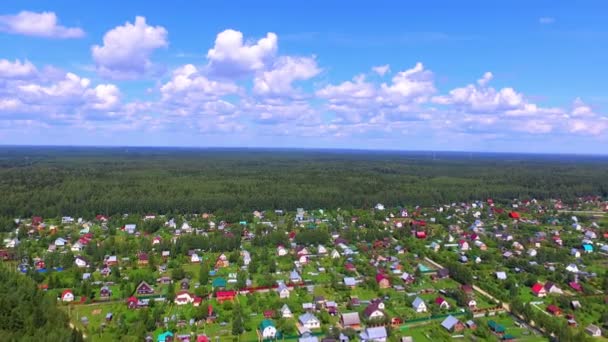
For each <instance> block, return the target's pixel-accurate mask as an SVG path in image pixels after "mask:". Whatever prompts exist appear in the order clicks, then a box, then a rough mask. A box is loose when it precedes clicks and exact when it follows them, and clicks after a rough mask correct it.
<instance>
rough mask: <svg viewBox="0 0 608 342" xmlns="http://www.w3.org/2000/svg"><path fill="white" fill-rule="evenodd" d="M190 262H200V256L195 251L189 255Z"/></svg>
mask: <svg viewBox="0 0 608 342" xmlns="http://www.w3.org/2000/svg"><path fill="white" fill-rule="evenodd" d="M190 262H192V263H199V262H201V257H200V256H199V255H198V254H196V253H192V255H191V256H190Z"/></svg>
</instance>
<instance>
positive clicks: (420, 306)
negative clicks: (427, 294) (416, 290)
mask: <svg viewBox="0 0 608 342" xmlns="http://www.w3.org/2000/svg"><path fill="white" fill-rule="evenodd" d="M412 308H414V310H416V312H418V313H420V312H426V310H427V307H426V303H425V302H424V300H422V298H420V297H416V299H414V301H413V302H412Z"/></svg>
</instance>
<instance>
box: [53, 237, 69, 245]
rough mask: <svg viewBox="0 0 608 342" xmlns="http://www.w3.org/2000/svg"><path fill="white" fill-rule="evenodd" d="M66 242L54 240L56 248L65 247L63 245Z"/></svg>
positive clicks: (60, 239) (58, 239)
mask: <svg viewBox="0 0 608 342" xmlns="http://www.w3.org/2000/svg"><path fill="white" fill-rule="evenodd" d="M67 242H68V241H67V240H66V239H64V238H61V237H60V238H57V239H55V246H57V247H63V246H65V244H66V243H67Z"/></svg>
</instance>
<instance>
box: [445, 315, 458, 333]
mask: <svg viewBox="0 0 608 342" xmlns="http://www.w3.org/2000/svg"><path fill="white" fill-rule="evenodd" d="M457 323H458V318H456V317H454V316H452V315H449V316H448V317H446V319H444V320H443V322H441V326H442V327H444V328H446V329H447V330H452V328H454V326H455V325H456V324H457Z"/></svg>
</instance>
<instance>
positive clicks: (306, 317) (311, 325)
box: [298, 312, 321, 329]
mask: <svg viewBox="0 0 608 342" xmlns="http://www.w3.org/2000/svg"><path fill="white" fill-rule="evenodd" d="M298 321H299V322H300V324H301V325H302V326H303V327H305V328H307V329H319V328H320V327H321V322H320V321H319V319H318V318H317V317H315V315H313V314H311V313H310V312H307V313H305V314H303V315H301V316H300V317H299V318H298Z"/></svg>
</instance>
